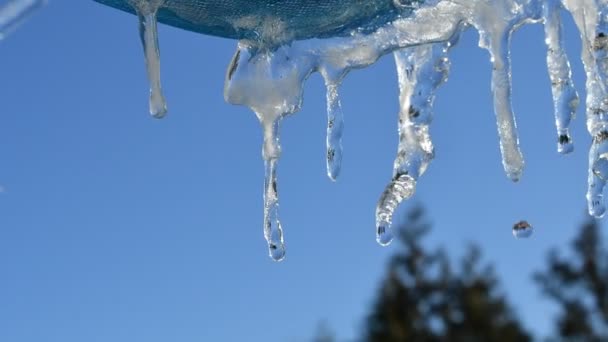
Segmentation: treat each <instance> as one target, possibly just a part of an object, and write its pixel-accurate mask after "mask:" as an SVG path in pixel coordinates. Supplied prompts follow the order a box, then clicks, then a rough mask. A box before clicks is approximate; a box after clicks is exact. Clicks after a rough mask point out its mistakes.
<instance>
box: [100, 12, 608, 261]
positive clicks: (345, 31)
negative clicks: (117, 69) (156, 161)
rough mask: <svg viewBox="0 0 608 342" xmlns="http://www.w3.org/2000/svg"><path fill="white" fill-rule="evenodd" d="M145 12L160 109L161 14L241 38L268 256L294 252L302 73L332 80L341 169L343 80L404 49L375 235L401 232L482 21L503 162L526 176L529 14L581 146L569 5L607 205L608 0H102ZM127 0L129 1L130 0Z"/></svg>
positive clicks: (240, 77) (563, 136)
mask: <svg viewBox="0 0 608 342" xmlns="http://www.w3.org/2000/svg"><path fill="white" fill-rule="evenodd" d="M96 1H99V2H102V3H105V4H108V5H110V6H114V7H117V8H120V9H123V10H126V11H130V12H132V13H136V14H138V16H139V18H140V29H141V36H142V42H143V44H144V51H145V56H146V61H147V67H148V74H149V78H150V81H151V83H152V85H151V97H150V109H151V112H152V114H153V115H155V116H157V117H161V116H162V115H163V114H164V112H165V105H164V100H163V97H162V94H161V91H160V89H161V87H160V79H159V71H158V67H159V60H158V55H159V54H158V46H157V38H156V16H157V13H158V15H159V20H160V21H163V22H166V23H168V24H170V25H174V26H178V27H182V28H185V29H188V30H192V31H197V32H201V33H205V34H212V35H218V36H223V37H229V38H236V39H239V43H238V47H237V51H236V53H235V55H234V57H233V60H232V62H231V63H230V65H229V67H228V71H227V73H226V80H225V91H224V96H225V99H226V100H227V101H228V102H230V103H232V104H239V105H245V106H247V107H249V108H250V109H251V110H252V111H253V112H254V113H255V114H256V116H257V117H258V119H259V120H260V123H261V126H262V129H263V131H264V143H263V149H262V156H263V158H264V163H265V166H266V173H265V177H266V179H265V188H264V215H263V216H264V236H265V238H266V240H267V242H268V247H269V251H270V255H271V257H272V258H274V259H275V260H281V259H282V258H283V257H284V255H285V247H284V243H283V230H282V227H281V223H280V221H279V213H278V209H279V197H278V192H277V179H276V178H277V165H278V161H279V158H280V154H281V147H280V141H279V136H280V126H281V120H283V119H284V118H285V117H287V116H289V115H290V114H293V113H295V112H297V111H298V110H299V109H300V106H301V102H302V89H303V84H304V82H305V81H306V79H307V78H308V76H310V74H311V73H313V72H319V73H320V74H321V75H322V76H323V78H324V79H325V85H326V87H327V112H328V121H327V154H326V156H327V174H328V176H329V177H330V178H331V179H332V180H335V179H336V178H337V177H338V175H339V173H340V163H341V160H342V144H341V137H342V132H343V129H344V123H343V117H342V110H341V106H340V97H339V88H340V84H341V82H342V80H343V78H344V77H345V76H346V74H348V72H349V71H350V70H352V69H358V68H363V67H366V66H368V65H370V64H372V63H374V62H375V61H376V60H377V59H378V58H380V57H381V56H383V55H385V54H388V53H394V56H395V61H396V65H397V74H398V80H399V91H400V95H399V102H400V111H399V125H398V128H399V148H398V152H397V156H396V159H395V162H394V170H393V177H392V179H391V181H390V182H389V184H388V185H387V186H386V188H385V190H384V191H383V192H382V195H381V196H380V200H379V201H378V206H377V208H376V225H377V226H376V238H377V240H378V242H379V243H380V244H382V245H387V244H389V243H390V242H391V240H392V232H391V220H392V215H393V212H394V210H395V209H396V208H397V206H398V205H399V204H400V203H401V202H402V201H403V200H406V199H408V198H409V197H411V196H412V195H413V193H414V191H415V188H416V183H417V181H418V178H419V177H420V176H421V175H422V174H423V173H424V172H425V170H426V169H427V167H428V165H429V163H430V161H431V160H432V159H433V156H434V152H433V143H432V141H431V137H430V132H429V124H430V123H431V121H432V116H433V115H432V114H433V100H434V94H435V90H436V89H437V88H438V87H439V86H440V85H441V84H442V83H443V82H445V81H446V79H447V76H448V71H449V65H450V63H449V59H448V52H449V51H448V50H449V49H450V48H451V47H452V46H453V45H454V43H455V42H456V40H457V39H458V37H459V35H460V34H461V33H462V32H463V31H464V30H466V29H468V28H474V29H476V30H477V31H478V32H479V37H480V40H479V46H480V47H482V48H484V49H486V50H487V51H488V52H489V54H490V56H491V63H492V92H493V97H494V110H495V113H496V120H497V126H498V135H499V140H500V150H501V153H502V162H503V167H504V169H505V172H506V174H507V176H508V177H509V178H510V179H511V180H513V181H518V180H519V178H520V177H521V175H522V172H523V169H524V160H523V157H522V154H521V152H520V149H519V142H518V136H517V128H516V123H515V118H514V115H513V110H512V106H511V65H510V42H511V35H512V33H513V31H514V30H516V29H517V28H519V27H521V26H522V25H525V24H530V23H541V24H543V25H544V27H545V34H546V40H545V41H546V44H547V65H548V71H549V77H550V80H551V89H552V93H553V101H554V111H555V124H556V128H557V138H556V141H557V150H558V151H559V152H560V153H569V152H571V151H572V150H573V145H572V138H571V136H570V133H569V125H570V121H571V120H572V118H573V117H574V113H575V112H576V108H577V106H578V103H579V100H578V95H577V93H576V90H575V89H574V86H573V83H572V79H571V70H570V65H569V62H568V59H567V56H566V53H565V52H564V42H563V37H562V24H561V15H562V14H561V13H560V12H563V11H564V10H565V11H568V12H569V13H570V14H571V15H572V16H573V17H574V20H575V22H576V25H577V26H578V29H579V31H580V33H581V37H582V41H583V56H582V59H583V62H584V65H585V71H586V76H587V83H586V87H587V94H588V95H587V99H586V108H587V128H588V130H589V132H590V133H591V135H592V137H593V144H592V147H591V151H590V153H589V189H588V192H587V200H588V204H589V213H590V214H591V215H593V216H595V217H601V216H603V215H604V213H605V211H606V209H605V203H604V200H603V190H604V187H605V186H606V183H607V182H608V93H607V92H608V89H607V88H608V16H607V14H608V0H369V1H367V2H360V1H351V0H327V1H325V2H320V3H318V2H314V4H310V2H307V1H304V0H285V1H282V2H277V1H271V0H260V1H252V0H246V1H245V0H226V1H220V2H218V1H212V0H196V1H195V0H96ZM125 1H126V2H125Z"/></svg>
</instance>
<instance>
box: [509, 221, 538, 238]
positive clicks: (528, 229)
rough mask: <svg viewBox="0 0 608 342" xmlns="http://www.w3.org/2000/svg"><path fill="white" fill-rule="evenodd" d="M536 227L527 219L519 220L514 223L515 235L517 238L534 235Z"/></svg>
mask: <svg viewBox="0 0 608 342" xmlns="http://www.w3.org/2000/svg"><path fill="white" fill-rule="evenodd" d="M533 231H534V228H533V227H532V226H531V225H530V224H529V223H528V222H527V221H519V222H517V223H516V224H514V225H513V236H515V237H516V238H518V239H519V238H528V237H530V236H531V235H532V232H533Z"/></svg>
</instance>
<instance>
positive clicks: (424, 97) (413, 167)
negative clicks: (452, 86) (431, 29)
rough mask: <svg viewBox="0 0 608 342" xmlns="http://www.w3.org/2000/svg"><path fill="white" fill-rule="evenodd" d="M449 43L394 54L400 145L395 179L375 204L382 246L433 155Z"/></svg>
mask: <svg viewBox="0 0 608 342" xmlns="http://www.w3.org/2000/svg"><path fill="white" fill-rule="evenodd" d="M450 45H451V43H445V44H428V45H421V46H417V47H411V48H407V49H403V50H401V51H398V52H395V53H394V56H395V64H396V66H397V75H398V79H399V102H400V110H399V148H398V151H397V158H396V159H395V163H394V167H393V179H392V181H391V182H390V183H389V184H388V185H387V186H386V189H385V190H384V192H383V193H382V196H380V200H379V201H378V205H377V207H376V240H377V241H378V243H380V244H381V245H383V246H386V245H388V244H389V243H390V242H391V240H392V239H393V235H394V234H393V232H392V228H391V223H392V216H393V213H394V211H395V209H396V208H397V207H398V206H399V204H400V203H401V202H402V201H403V200H405V199H408V198H410V197H411V196H412V195H413V194H414V190H415V186H416V180H417V179H418V177H420V175H422V174H423V173H424V172H425V171H426V169H427V167H428V164H429V163H430V161H431V160H432V159H433V158H434V148H433V142H432V141H431V138H430V135H429V127H428V126H429V124H430V123H431V121H432V118H433V102H434V98H435V91H436V89H437V88H438V87H439V86H440V85H441V84H443V83H444V82H445V81H446V80H447V75H448V70H449V60H448V59H447V50H448V48H449V46H450Z"/></svg>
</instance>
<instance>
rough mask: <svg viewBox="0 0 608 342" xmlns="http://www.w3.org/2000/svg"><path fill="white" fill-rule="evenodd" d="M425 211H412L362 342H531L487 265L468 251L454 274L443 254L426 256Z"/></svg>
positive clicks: (473, 249)
mask: <svg viewBox="0 0 608 342" xmlns="http://www.w3.org/2000/svg"><path fill="white" fill-rule="evenodd" d="M430 227H431V226H430V224H429V223H428V222H427V221H426V219H425V216H424V210H423V209H422V208H421V207H416V208H414V209H413V210H411V211H410V212H409V214H408V215H407V218H406V220H405V221H404V223H403V224H402V225H400V227H399V228H398V231H397V239H396V240H397V241H395V242H394V243H399V244H400V245H401V246H400V247H401V248H400V249H399V251H398V252H397V254H396V255H394V256H393V257H392V259H391V260H390V262H389V266H388V271H387V275H386V277H385V279H384V280H383V281H382V283H381V286H380V290H379V293H378V295H377V299H376V302H375V304H374V305H373V307H372V309H371V312H370V314H369V315H368V317H367V320H366V323H365V326H364V332H363V340H365V341H374V342H376V341H377V342H385V341H386V342H393V341H395V342H397V341H398V342H402V341H455V342H458V341H466V342H476V341H484V342H485V341H498V342H500V341H509V342H512V341H530V340H531V337H530V335H529V334H528V333H527V332H526V331H525V330H524V329H523V328H522V326H521V324H520V323H519V321H518V320H517V319H516V318H515V317H514V315H513V314H512V312H511V309H510V306H509V304H508V302H507V300H506V298H505V297H504V296H502V295H501V294H500V293H499V291H498V285H499V284H498V280H497V278H496V277H495V275H494V272H493V268H492V267H491V266H489V265H487V266H484V267H480V266H479V263H480V258H481V253H480V250H479V248H477V247H476V246H470V247H469V249H468V252H467V254H466V255H465V256H464V257H463V258H462V259H461V260H460V263H459V267H458V268H457V269H456V270H454V269H453V267H452V265H451V264H450V262H449V259H448V257H447V255H446V253H445V252H444V251H443V249H437V250H435V251H427V250H426V249H425V248H424V247H423V246H422V244H421V239H422V237H423V236H424V235H426V234H427V233H428V231H429V230H430Z"/></svg>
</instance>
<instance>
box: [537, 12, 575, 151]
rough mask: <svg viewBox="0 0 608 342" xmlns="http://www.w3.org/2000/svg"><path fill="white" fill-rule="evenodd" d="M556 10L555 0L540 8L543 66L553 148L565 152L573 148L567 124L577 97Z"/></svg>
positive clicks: (572, 114) (570, 119) (571, 116)
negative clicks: (548, 84) (551, 115)
mask: <svg viewBox="0 0 608 342" xmlns="http://www.w3.org/2000/svg"><path fill="white" fill-rule="evenodd" d="M560 9H561V7H560V5H559V2H558V0H548V1H547V2H546V4H545V6H544V8H543V20H544V24H545V25H544V26H545V36H546V38H545V43H546V45H547V69H548V71H549V79H550V80H551V92H552V94H553V107H554V113H555V126H556V128H557V151H558V152H559V153H563V154H566V153H570V152H572V151H573V150H574V145H573V143H572V137H571V136H570V130H569V127H570V122H571V121H572V119H573V118H574V116H575V113H576V109H577V107H578V104H579V98H578V94H577V92H576V89H575V88H574V83H573V82H572V71H571V69H570V62H569V61H568V57H567V56H566V53H565V50H564V38H563V33H562V22H561V20H560V19H561V18H560V13H559V11H560Z"/></svg>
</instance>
